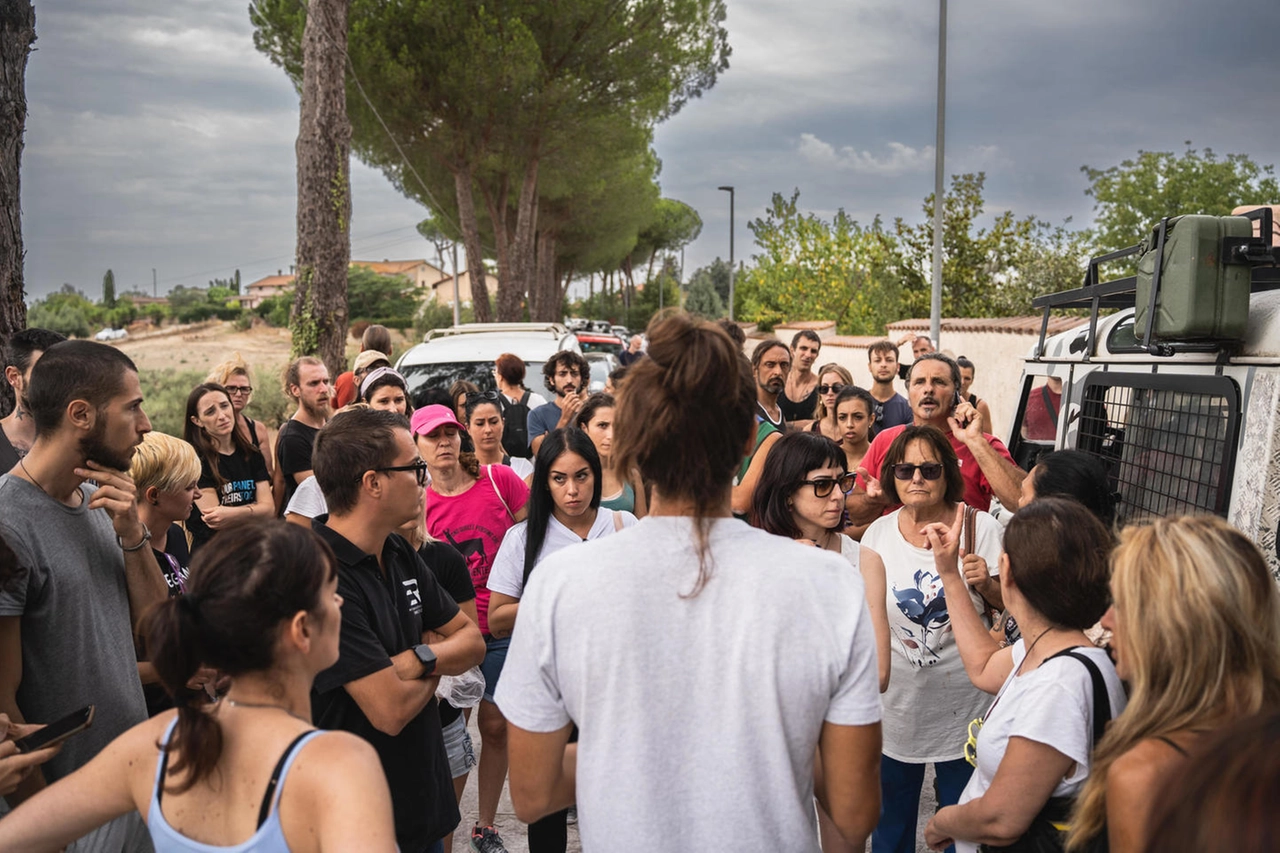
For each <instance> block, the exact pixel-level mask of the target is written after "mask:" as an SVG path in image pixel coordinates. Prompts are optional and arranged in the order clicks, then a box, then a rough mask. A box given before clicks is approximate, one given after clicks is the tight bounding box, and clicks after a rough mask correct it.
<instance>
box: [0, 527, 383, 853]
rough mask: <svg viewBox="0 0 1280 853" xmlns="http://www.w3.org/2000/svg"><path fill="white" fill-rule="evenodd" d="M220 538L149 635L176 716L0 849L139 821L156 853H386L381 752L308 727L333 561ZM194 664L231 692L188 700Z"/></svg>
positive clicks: (29, 817) (326, 629) (68, 787)
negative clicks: (228, 680)
mask: <svg viewBox="0 0 1280 853" xmlns="http://www.w3.org/2000/svg"><path fill="white" fill-rule="evenodd" d="M221 536H222V538H221V539H220V542H222V543H223V544H224V546H225V547H220V548H209V549H206V550H204V551H202V552H201V553H199V554H198V555H196V558H195V560H194V561H193V564H192V567H191V575H190V577H189V579H188V586H187V594H186V595H184V596H182V597H180V598H170V599H168V600H166V601H164V602H162V603H161V604H160V605H158V606H157V607H156V608H155V609H154V610H153V611H152V612H151V614H150V615H149V616H148V617H147V619H146V621H145V623H144V632H145V635H146V636H147V639H148V643H149V646H150V651H151V657H152V660H153V662H154V664H155V667H156V670H157V672H159V674H160V679H161V682H162V683H163V684H164V686H165V689H166V690H168V691H169V693H170V694H171V695H172V696H173V698H174V702H175V703H176V704H177V706H178V707H177V710H176V711H168V712H165V713H163V714H161V715H159V716H157V717H153V718H152V719H150V720H148V721H146V722H144V723H139V724H138V725H136V726H134V727H133V728H132V729H129V730H128V731H127V732H125V733H124V734H122V735H121V736H120V737H118V738H116V739H115V740H114V741H112V742H111V744H110V745H108V746H107V747H106V749H104V750H103V751H102V752H101V753H99V754H98V755H97V757H95V758H94V759H93V760H92V761H90V762H89V763H88V764H86V765H85V766H84V767H82V768H80V769H79V770H77V771H76V772H75V773H72V774H71V775H70V776H67V777H65V778H63V779H61V780H59V781H58V782H56V783H55V784H53V785H51V786H49V787H48V788H46V789H44V790H43V791H41V792H40V793H39V794H37V795H36V796H34V797H32V798H31V799H30V800H28V801H27V802H25V803H23V804H22V805H21V806H19V807H18V808H17V809H15V810H14V811H13V813H11V814H10V815H8V816H7V817H6V818H5V819H4V820H0V850H23V851H45V850H48V851H55V850H61V849H62V848H63V847H65V846H67V845H68V844H70V843H71V842H72V841H75V840H76V839H77V838H80V837H81V836H83V835H84V834H85V833H87V832H89V831H90V830H92V829H93V828H94V827H96V826H100V825H101V824H103V823H106V822H107V821H109V820H112V819H113V818H116V817H118V816H120V815H123V814H126V813H128V812H131V811H134V810H135V809H136V810H137V811H138V812H140V813H141V814H143V815H144V816H145V819H146V822H147V828H148V830H149V831H150V834H151V838H152V841H153V843H154V844H155V847H156V849H157V850H162V851H170V850H172V851H209V850H213V849H219V848H234V849H236V850H237V851H280V850H289V851H292V853H312V851H321V850H372V851H384V853H390V851H393V850H395V849H396V846H395V830H394V828H393V824H392V818H391V794H390V792H389V791H388V789H387V781H386V776H385V774H384V773H383V771H382V764H381V762H379V760H378V756H377V753H375V752H374V751H373V748H372V747H371V746H369V744H368V743H366V742H365V741H363V740H361V739H360V738H358V737H356V736H354V735H351V734H347V733H344V732H322V731H319V730H317V729H316V728H315V727H314V726H312V725H311V722H310V720H311V682H312V681H313V680H314V679H315V676H316V674H317V673H318V672H320V671H322V670H324V669H327V668H329V667H330V666H332V665H333V664H334V663H335V662H336V661H337V659H338V637H339V631H340V628H341V625H342V611H341V609H340V608H341V606H342V599H341V598H340V597H339V596H338V594H337V588H338V575H337V564H336V561H335V560H334V557H333V554H332V552H331V551H330V550H329V548H328V546H327V545H325V544H324V542H322V541H321V540H320V539H319V537H317V536H316V535H315V534H313V533H311V532H310V531H307V530H303V529H301V528H300V527H298V526H297V525H290V524H285V523H284V522H281V521H275V520H267V519H254V520H249V521H245V522H243V523H241V524H238V525H235V526H233V527H230V528H228V529H227V530H226V531H224V532H223V533H222V534H221ZM202 663H207V664H209V665H211V666H216V667H217V668H218V669H220V670H223V671H224V672H227V673H228V674H230V675H232V676H233V677H234V681H233V683H232V685H231V689H230V691H229V692H228V693H227V695H226V696H225V697H224V698H223V699H222V700H221V701H220V702H218V703H217V704H216V705H206V704H205V703H204V691H202V690H193V689H191V688H189V687H188V686H187V682H188V680H189V679H190V678H191V676H192V675H193V674H194V673H195V672H196V670H197V669H198V668H199V667H200V665H201V664H202ZM228 780H232V781H234V783H235V784H228Z"/></svg>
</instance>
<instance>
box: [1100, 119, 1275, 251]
mask: <svg viewBox="0 0 1280 853" xmlns="http://www.w3.org/2000/svg"><path fill="white" fill-rule="evenodd" d="M1186 145H1187V150H1186V151H1184V152H1182V154H1181V156H1179V155H1177V154H1174V153H1173V152H1172V151H1139V152H1138V156H1137V157H1136V158H1134V159H1132V160H1124V161H1121V163H1120V164H1119V165H1118V166H1111V167H1110V168H1108V169H1095V168H1093V167H1092V166H1081V167H1080V171H1082V172H1084V173H1085V175H1086V176H1088V178H1089V189H1087V190H1085V195H1088V196H1092V197H1093V199H1094V201H1095V204H1094V206H1093V209H1094V211H1096V216H1095V217H1094V227H1095V228H1096V230H1097V244H1098V249H1099V250H1100V251H1102V252H1110V251H1115V250H1116V249H1123V248H1125V247H1126V246H1132V245H1134V244H1135V243H1138V242H1139V241H1140V240H1142V239H1143V238H1144V237H1145V236H1146V235H1147V233H1148V232H1150V230H1151V229H1152V228H1154V227H1155V226H1156V225H1157V224H1158V223H1159V222H1160V220H1161V219H1163V218H1164V217H1166V216H1178V215H1180V214H1184V213H1207V214H1213V215H1217V216H1226V215H1228V214H1230V213H1231V211H1232V210H1233V209H1234V208H1236V207H1239V206H1241V205H1245V204H1274V203H1276V202H1277V201H1280V184H1277V182H1276V177H1275V170H1274V168H1273V167H1272V166H1269V165H1268V166H1259V165H1258V164H1257V163H1255V162H1253V160H1251V159H1250V158H1249V157H1247V156H1246V155H1244V154H1228V155H1227V156H1226V157H1225V158H1223V159H1218V156H1217V155H1216V154H1215V153H1214V152H1213V150H1212V149H1210V148H1206V149H1204V151H1199V150H1197V149H1195V148H1192V147H1191V143H1190V142H1188V143H1186Z"/></svg>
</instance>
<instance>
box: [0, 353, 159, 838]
mask: <svg viewBox="0 0 1280 853" xmlns="http://www.w3.org/2000/svg"><path fill="white" fill-rule="evenodd" d="M26 400H27V405H28V411H29V412H30V416H31V418H32V420H33V421H34V423H35V431H36V440H35V444H33V445H32V447H31V452H30V453H28V454H27V455H26V456H25V457H24V458H23V459H21V460H19V462H18V466H17V467H16V468H15V469H14V470H13V471H12V472H11V473H9V474H7V475H5V476H3V477H0V506H3V507H4V512H3V513H0V535H2V536H3V537H4V539H5V540H6V541H7V542H8V543H9V545H10V547H12V548H13V550H14V552H15V553H16V554H17V556H18V564H19V565H20V566H21V567H22V568H23V569H24V570H25V571H24V574H23V575H21V576H19V578H18V580H17V582H16V583H14V584H12V585H11V586H10V587H9V588H8V589H6V590H5V591H4V592H3V593H0V712H3V713H5V714H8V715H9V719H10V720H13V721H14V722H21V721H24V720H30V721H34V722H49V721H51V720H55V719H58V718H60V717H62V716H64V715H66V714H67V713H68V712H69V711H72V710H75V709H77V708H83V707H84V706H86V705H90V704H93V705H96V706H97V713H96V716H95V718H94V722H93V726H92V727H91V728H90V729H88V731H86V732H84V733H83V734H80V735H78V736H76V737H75V738H72V739H71V740H69V741H67V743H66V744H65V745H64V746H63V748H62V752H61V753H59V754H58V755H57V756H55V757H54V758H52V759H51V760H50V761H49V763H48V764H46V765H45V766H44V772H43V774H41V773H38V772H37V773H33V774H32V775H31V776H30V777H28V778H27V780H26V781H25V782H24V783H23V785H22V786H21V787H20V788H19V789H18V791H17V792H15V793H14V794H11V795H10V797H9V802H10V804H11V805H16V804H17V803H18V802H20V801H22V800H24V799H26V798H27V797H29V796H30V795H31V794H33V793H35V791H37V790H39V789H40V788H41V787H43V786H44V784H45V780H46V779H47V780H49V781H53V780H56V779H60V778H62V777H63V776H66V775H67V774H69V773H71V772H72V771H74V770H76V769H78V768H79V767H81V766H82V765H84V764H85V763H86V762H88V761H89V760H90V759H91V758H93V757H94V755H96V754H97V753H98V752H99V751H100V750H102V749H103V748H104V747H105V746H106V745H107V744H109V743H110V742H111V741H112V739H114V738H115V737H116V736H117V735H119V734H121V733H122V732H124V731H125V730H126V729H128V728H129V727H130V726H133V725H135V724H137V723H140V722H142V721H143V720H146V719H147V706H146V702H145V700H144V698H143V693H142V683H141V682H140V681H139V679H138V670H137V655H136V650H135V648H134V639H133V638H134V633H135V630H136V626H137V624H138V621H139V620H140V619H141V617H142V615H143V614H144V613H145V612H146V611H147V609H148V608H150V607H151V606H152V605H153V604H155V603H158V602H159V601H162V600H163V599H164V598H165V597H166V596H167V595H168V589H167V587H166V584H165V581H164V576H163V575H162V574H161V572H160V568H159V566H158V565H157V564H156V560H155V556H154V555H153V553H152V550H151V548H149V547H147V546H148V543H149V542H150V540H151V532H150V531H149V530H147V528H146V525H144V524H143V523H142V522H141V521H140V520H139V518H138V505H137V499H136V495H135V489H134V485H133V481H132V480H131V479H130V478H129V475H128V474H127V473H125V472H127V471H128V470H129V464H130V462H131V460H132V458H133V453H134V448H136V447H137V446H138V445H139V444H140V443H141V441H142V437H143V436H144V435H146V434H147V432H148V431H150V429H151V422H150V421H149V420H147V416H146V414H145V413H144V412H143V411H142V389H141V386H140V384H139V382H138V372H137V368H135V367H134V365H133V362H132V361H130V360H129V358H128V356H126V355H124V354H123V353H121V352H120V351H119V350H117V349H115V348H113V347H109V346H105V345H103V344H97V343H93V342H92V341H66V342H63V343H59V344H55V345H53V346H51V347H49V349H47V350H46V351H45V352H44V355H43V356H42V357H41V358H40V360H39V361H38V362H37V363H36V365H35V367H34V368H33V369H32V371H31V382H30V385H29V386H28V387H27V389H26ZM95 484H96V485H95ZM68 849H69V850H71V851H75V853H84V851H94V853H98V851H102V853H107V851H110V853H116V851H125V850H129V851H133V850H139V849H141V850H150V849H151V843H150V841H149V840H148V836H147V831H146V827H145V826H144V825H143V823H142V820H141V818H140V817H139V815H138V814H137V813H132V814H130V815H128V816H126V817H122V818H119V819H117V820H114V821H112V822H111V823H108V824H106V825H105V826H102V827H100V828H99V829H97V830H95V831H94V832H92V833H90V834H89V835H87V836H85V837H84V838H82V839H80V840H79V841H77V842H76V843H74V844H72V845H71V847H69V848H68Z"/></svg>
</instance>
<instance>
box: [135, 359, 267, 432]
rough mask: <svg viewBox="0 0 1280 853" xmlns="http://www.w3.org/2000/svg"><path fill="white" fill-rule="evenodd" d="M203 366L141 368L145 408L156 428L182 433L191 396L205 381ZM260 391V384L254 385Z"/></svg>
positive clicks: (139, 372) (143, 405) (159, 430)
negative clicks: (196, 367)
mask: <svg viewBox="0 0 1280 853" xmlns="http://www.w3.org/2000/svg"><path fill="white" fill-rule="evenodd" d="M205 375H206V374H205V373H204V371H200V370H181V371H179V370H173V369H169V370H139V371H138V380H139V381H140V383H141V384H142V408H143V411H145V412H146V413H147V417H148V418H150V419H151V428H152V429H153V430H155V431H156V432H163V433H166V434H168V435H172V436H176V437H177V438H181V437H182V424H183V421H184V420H185V418H186V416H187V396H188V395H189V394H190V393H191V389H192V388H194V387H196V386H197V385H199V384H200V383H201V382H203V381H204V377H205ZM254 394H255V396H256V395H257V386H256V385H255V386H254Z"/></svg>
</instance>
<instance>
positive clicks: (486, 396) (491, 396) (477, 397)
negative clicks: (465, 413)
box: [465, 391, 498, 406]
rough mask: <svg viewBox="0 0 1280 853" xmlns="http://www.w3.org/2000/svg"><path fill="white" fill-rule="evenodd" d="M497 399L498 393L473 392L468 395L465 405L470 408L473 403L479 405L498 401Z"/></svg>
mask: <svg viewBox="0 0 1280 853" xmlns="http://www.w3.org/2000/svg"><path fill="white" fill-rule="evenodd" d="M497 399H498V392H497V391H472V392H471V393H469V394H467V396H466V400H465V403H466V405H468V406H470V405H471V404H472V403H479V402H481V401H484V400H490V401H496V400H497Z"/></svg>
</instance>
